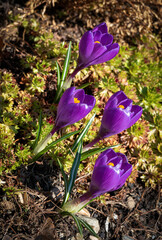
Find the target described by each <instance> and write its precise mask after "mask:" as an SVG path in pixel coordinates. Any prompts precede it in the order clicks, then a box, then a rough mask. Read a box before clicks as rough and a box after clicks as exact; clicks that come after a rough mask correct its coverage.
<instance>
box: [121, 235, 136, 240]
mask: <svg viewBox="0 0 162 240" xmlns="http://www.w3.org/2000/svg"><path fill="white" fill-rule="evenodd" d="M133 239H134V238H131V237H129V236H126V235H124V236H123V237H122V240H133Z"/></svg>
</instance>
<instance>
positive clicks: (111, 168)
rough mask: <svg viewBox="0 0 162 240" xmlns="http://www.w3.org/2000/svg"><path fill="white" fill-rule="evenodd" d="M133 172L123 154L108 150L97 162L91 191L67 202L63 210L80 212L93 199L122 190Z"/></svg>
mask: <svg viewBox="0 0 162 240" xmlns="http://www.w3.org/2000/svg"><path fill="white" fill-rule="evenodd" d="M131 172H132V165H131V164H129V163H128V159H127V158H126V156H125V155H124V154H122V153H116V152H114V150H113V149H108V150H106V151H104V152H103V153H101V154H100V156H99V158H98V159H97V160H96V163H95V166H94V170H93V174H92V178H91V183H90V187H89V190H88V191H87V192H86V193H85V194H84V195H83V196H81V197H79V198H78V199H74V200H72V201H70V202H67V203H66V204H65V205H64V207H63V209H64V210H67V211H70V212H72V213H76V212H78V211H79V210H80V209H81V208H82V207H83V206H85V205H86V204H87V203H88V202H89V201H91V200H92V199H93V198H96V197H98V196H100V195H102V194H104V193H106V192H111V191H115V190H117V189H119V188H121V187H122V186H123V185H124V184H125V182H126V179H127V178H128V177H129V175H130V174H131Z"/></svg>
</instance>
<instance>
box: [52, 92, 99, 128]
mask: <svg viewBox="0 0 162 240" xmlns="http://www.w3.org/2000/svg"><path fill="white" fill-rule="evenodd" d="M95 103H96V99H95V98H94V97H93V96H91V95H87V94H85V92H84V90H83V89H75V87H71V88H69V89H67V90H66V91H65V92H64V93H63V95H62V97H61V99H60V102H59V105H58V108H57V116H56V122H55V128H57V129H60V128H63V127H65V126H67V125H70V124H73V123H75V122H78V121H79V120H81V119H82V118H84V117H85V116H86V115H87V114H88V113H89V112H90V111H91V110H92V109H93V108H94V106H95Z"/></svg>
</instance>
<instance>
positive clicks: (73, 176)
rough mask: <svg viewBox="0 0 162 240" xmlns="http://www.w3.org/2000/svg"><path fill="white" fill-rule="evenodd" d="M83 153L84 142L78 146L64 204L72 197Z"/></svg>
mask: <svg viewBox="0 0 162 240" xmlns="http://www.w3.org/2000/svg"><path fill="white" fill-rule="evenodd" d="M81 152H82V141H81V142H80V144H79V146H78V151H77V153H76V155H75V159H74V162H73V165H72V168H71V171H70V177H69V181H68V190H67V194H66V196H65V201H64V203H66V202H67V200H68V198H69V196H70V193H71V190H72V188H73V185H74V182H75V179H76V176H77V172H78V168H79V164H80V158H81Z"/></svg>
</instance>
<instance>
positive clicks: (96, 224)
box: [79, 215, 100, 233]
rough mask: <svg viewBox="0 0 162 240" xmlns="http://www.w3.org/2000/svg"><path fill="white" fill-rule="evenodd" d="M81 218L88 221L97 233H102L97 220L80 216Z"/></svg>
mask: <svg viewBox="0 0 162 240" xmlns="http://www.w3.org/2000/svg"><path fill="white" fill-rule="evenodd" d="M79 217H80V218H81V219H82V220H84V221H86V222H87V223H88V224H89V225H90V226H91V227H92V228H93V230H94V231H95V233H98V232H99V231H100V225H99V221H98V220H97V219H96V218H93V217H87V216H82V215H79Z"/></svg>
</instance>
